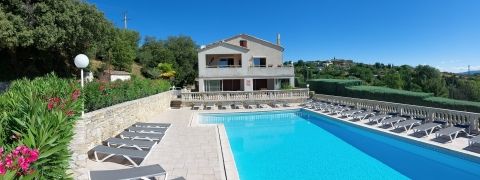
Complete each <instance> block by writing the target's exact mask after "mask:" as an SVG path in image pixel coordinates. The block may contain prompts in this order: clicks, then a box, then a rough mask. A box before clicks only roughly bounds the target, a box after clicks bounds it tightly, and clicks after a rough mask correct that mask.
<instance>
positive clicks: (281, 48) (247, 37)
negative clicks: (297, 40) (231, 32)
mask: <svg viewBox="0 0 480 180" xmlns="http://www.w3.org/2000/svg"><path fill="white" fill-rule="evenodd" d="M238 37H241V38H243V39H248V40H251V41H255V42H258V43H260V44H263V45H267V46H270V47H273V48H275V49H278V50H280V51H283V50H284V48H283V47H282V46H280V45H277V44H274V43H271V42H269V41H267V40H263V39H260V38H257V37H255V36H252V35H248V34H239V35H235V36H233V37H230V38H227V39H225V40H224V41H230V40H232V39H235V38H238Z"/></svg>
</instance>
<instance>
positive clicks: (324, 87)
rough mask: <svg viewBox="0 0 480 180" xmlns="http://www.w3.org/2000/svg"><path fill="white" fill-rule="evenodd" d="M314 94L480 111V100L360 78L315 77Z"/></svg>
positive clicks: (312, 84) (312, 87)
mask: <svg viewBox="0 0 480 180" xmlns="http://www.w3.org/2000/svg"><path fill="white" fill-rule="evenodd" d="M308 83H309V84H310V90H312V91H315V93H316V94H329V95H335V96H346V97H354V98H361V99H371V100H378V101H388V102H396V103H403V104H412V105H419V106H429V107H437V108H444V109H453V110H459V111H469V112H478V113H480V102H472V101H462V100H455V99H448V98H442V97H434V95H433V93H424V92H413V91H405V90H399V89H392V88H388V87H380V86H362V85H361V84H362V81H360V80H346V79H315V80H310V81H308Z"/></svg>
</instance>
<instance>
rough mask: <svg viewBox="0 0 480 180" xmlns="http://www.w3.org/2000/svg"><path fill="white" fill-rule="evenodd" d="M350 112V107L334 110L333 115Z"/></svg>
mask: <svg viewBox="0 0 480 180" xmlns="http://www.w3.org/2000/svg"><path fill="white" fill-rule="evenodd" d="M349 110H350V108H348V107H343V108H337V109H334V110H332V111H333V112H332V113H333V114H340V113H342V112H345V111H349Z"/></svg>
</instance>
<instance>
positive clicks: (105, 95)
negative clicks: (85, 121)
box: [84, 77, 170, 111]
mask: <svg viewBox="0 0 480 180" xmlns="http://www.w3.org/2000/svg"><path fill="white" fill-rule="evenodd" d="M169 88H170V83H169V82H168V81H165V80H150V79H140V78H136V77H133V78H132V79H131V80H129V81H115V82H108V83H107V82H100V81H94V82H90V83H88V84H87V85H86V86H85V90H84V91H85V110H86V111H94V110H97V109H101V108H104V107H108V106H112V105H115V104H118V103H122V102H125V101H130V100H135V99H139V98H142V97H146V96H150V95H154V94H157V93H160V92H164V91H167V90H168V89H169Z"/></svg>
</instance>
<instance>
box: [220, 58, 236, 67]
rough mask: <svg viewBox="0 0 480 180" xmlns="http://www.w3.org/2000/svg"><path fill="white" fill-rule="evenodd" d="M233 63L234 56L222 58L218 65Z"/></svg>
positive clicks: (227, 65)
mask: <svg viewBox="0 0 480 180" xmlns="http://www.w3.org/2000/svg"><path fill="white" fill-rule="evenodd" d="M233 65H234V64H233V58H221V59H220V60H218V67H221V68H224V67H232V66H233Z"/></svg>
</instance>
